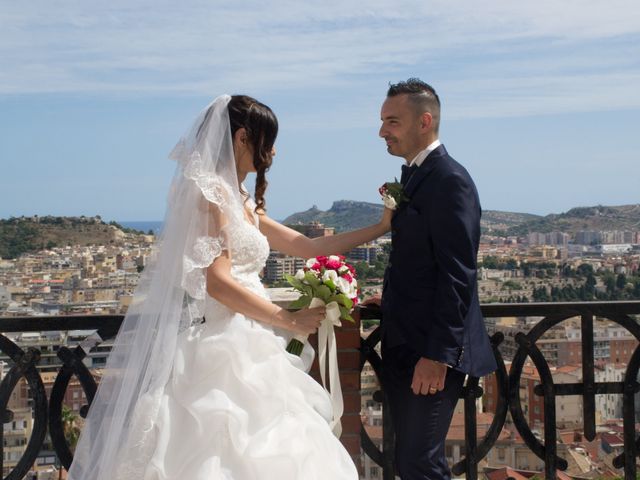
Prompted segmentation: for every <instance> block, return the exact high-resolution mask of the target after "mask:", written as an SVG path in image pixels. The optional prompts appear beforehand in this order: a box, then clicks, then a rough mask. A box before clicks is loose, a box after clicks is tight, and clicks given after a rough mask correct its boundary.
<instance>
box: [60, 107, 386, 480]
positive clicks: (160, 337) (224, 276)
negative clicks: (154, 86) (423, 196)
mask: <svg viewBox="0 0 640 480" xmlns="http://www.w3.org/2000/svg"><path fill="white" fill-rule="evenodd" d="M277 130H278V123H277V120H276V117H275V115H274V114H273V112H272V111H271V109H269V107H267V106H266V105H263V104H262V103H260V102H258V101H256V100H254V99H253V98H251V97H247V96H232V97H230V96H227V95H225V96H221V97H218V98H216V99H215V100H214V101H213V102H212V103H211V104H210V105H209V106H207V108H205V109H204V110H203V111H202V112H201V113H200V115H199V116H198V117H197V118H196V120H195V122H194V125H193V127H192V128H191V130H190V131H189V132H188V133H187V134H186V135H185V136H184V137H183V138H182V139H181V140H180V142H179V143H178V144H177V145H176V147H175V148H174V150H173V151H172V153H171V158H173V159H174V160H176V161H177V164H178V165H177V170H176V174H175V176H174V180H173V182H172V185H171V189H170V195H169V202H168V208H167V213H166V216H165V222H164V225H165V226H164V229H163V233H162V234H161V236H160V238H159V241H158V249H157V255H156V258H155V259H154V261H153V262H152V263H151V265H150V266H149V267H147V268H146V269H145V271H144V273H143V276H142V278H141V281H140V285H139V286H138V289H137V290H136V295H135V300H134V303H133V305H132V306H131V307H130V308H129V311H128V312H127V315H126V317H125V320H124V322H123V324H122V327H121V329H120V331H119V333H118V336H117V337H116V340H115V344H114V347H113V350H112V352H111V355H110V356H109V360H108V362H107V366H106V368H105V370H104V372H103V377H102V379H101V381H100V386H99V388H98V391H97V393H96V396H95V398H93V401H92V404H91V408H90V410H89V414H88V417H87V421H86V424H85V427H84V429H83V432H82V436H81V438H80V441H79V443H78V446H77V448H76V452H75V459H74V462H73V464H72V466H71V468H70V470H69V477H68V478H69V479H72V480H88V479H92V480H107V479H108V480H112V479H114V478H115V479H136V480H137V479H144V480H169V479H171V480H183V479H189V480H214V479H233V480H251V479H261V480H264V479H273V480H276V479H277V480H281V479H302V478H304V479H316V478H317V479H323V480H326V479H331V480H340V479H349V480H355V479H357V478H358V473H357V471H356V468H355V466H354V464H353V462H352V461H351V458H350V457H349V455H348V453H347V451H346V450H345V449H344V448H343V446H342V444H341V443H340V442H339V440H338V439H337V438H336V437H335V436H334V435H333V434H332V432H331V429H330V427H329V421H331V419H332V414H333V412H332V407H331V402H330V399H329V396H328V394H327V393H326V391H325V390H324V389H323V388H322V387H321V386H320V385H319V384H318V383H316V382H315V381H314V380H313V379H312V378H311V377H310V376H309V375H308V374H307V373H306V372H307V371H308V369H309V368H310V364H311V360H312V359H313V350H312V349H311V347H309V345H305V349H304V351H303V353H302V355H301V356H300V357H297V356H294V355H291V354H289V353H287V352H286V350H285V347H286V345H287V343H288V341H289V339H290V338H292V336H293V335H296V334H310V333H313V332H314V331H316V329H317V328H318V326H319V324H320V322H321V321H322V319H323V318H324V313H325V312H324V307H321V308H315V309H304V310H300V311H297V312H294V313H292V312H289V311H287V310H286V309H283V308H280V307H279V306H277V305H275V304H273V303H272V302H270V301H269V298H268V296H267V294H266V293H265V289H264V287H263V285H262V284H261V281H260V278H259V273H260V272H261V270H262V269H263V267H264V265H265V261H266V259H267V257H268V255H269V249H270V248H273V249H276V250H279V251H281V252H285V253H287V254H289V255H294V256H298V257H305V258H306V257H312V256H316V255H328V254H333V253H339V252H345V251H348V250H350V249H351V248H353V247H355V246H357V245H360V244H362V243H365V242H367V241H369V240H372V239H374V238H376V237H378V236H380V235H382V234H384V233H385V232H387V231H388V230H389V228H390V218H391V211H390V210H387V209H385V211H384V214H383V216H382V218H381V220H380V223H378V224H375V225H372V226H369V227H366V228H363V229H360V230H355V231H352V232H347V233H343V234H339V235H334V236H330V237H322V238H314V239H309V238H307V237H305V236H303V235H301V234H300V233H298V232H296V231H294V230H292V229H289V228H287V227H285V226H283V225H280V224H279V223H277V222H275V221H274V220H272V219H270V218H269V217H268V216H267V215H266V214H265V210H264V206H265V202H264V192H265V190H266V186H267V181H266V179H265V172H266V171H267V170H268V169H269V167H270V166H271V162H272V158H273V156H274V155H275V149H274V142H275V139H276V134H277ZM249 173H256V182H255V193H254V198H253V199H252V198H251V197H250V196H249V194H248V193H247V192H246V190H245V188H244V186H243V183H242V182H243V181H244V179H245V178H246V176H247V174H249Z"/></svg>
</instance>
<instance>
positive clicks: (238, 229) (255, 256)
mask: <svg viewBox="0 0 640 480" xmlns="http://www.w3.org/2000/svg"><path fill="white" fill-rule="evenodd" d="M255 217H256V222H257V221H258V219H257V215H255ZM228 235H229V245H230V247H231V275H232V276H233V277H234V278H235V279H236V280H237V281H238V282H240V283H242V284H243V285H245V286H246V287H248V288H250V289H251V290H253V291H256V292H260V293H262V292H263V291H264V288H263V287H262V283H261V281H260V277H259V274H260V272H261V271H262V269H263V268H264V266H265V264H266V262H267V258H268V257H269V242H268V241H267V238H266V237H265V236H264V235H263V234H262V233H261V232H260V230H259V229H258V228H257V226H254V225H251V224H250V223H249V222H242V223H241V224H240V225H237V226H235V228H234V229H233V230H232V231H230V232H228Z"/></svg>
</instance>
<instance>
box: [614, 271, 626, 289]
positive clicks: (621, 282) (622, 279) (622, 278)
mask: <svg viewBox="0 0 640 480" xmlns="http://www.w3.org/2000/svg"><path fill="white" fill-rule="evenodd" d="M626 286H627V276H626V275H625V274H624V273H621V274H619V275H618V278H617V279H616V287H617V288H618V290H624V287H626Z"/></svg>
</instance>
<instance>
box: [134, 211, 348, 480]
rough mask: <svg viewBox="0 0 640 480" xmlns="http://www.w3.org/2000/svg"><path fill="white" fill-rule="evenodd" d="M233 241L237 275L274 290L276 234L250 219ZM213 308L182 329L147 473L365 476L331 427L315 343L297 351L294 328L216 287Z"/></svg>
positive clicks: (150, 476)
mask: <svg viewBox="0 0 640 480" xmlns="http://www.w3.org/2000/svg"><path fill="white" fill-rule="evenodd" d="M256 220H257V215H256ZM233 244H234V248H233V250H232V252H231V258H232V270H231V273H232V275H233V277H234V278H235V280H236V281H238V282H239V283H241V284H242V285H243V286H244V287H246V288H248V289H250V290H251V291H253V292H254V293H256V294H258V295H261V296H263V297H265V298H266V297H267V295H266V293H265V289H264V287H263V286H262V284H261V282H260V278H259V276H258V273H259V272H260V271H261V270H262V268H263V267H264V264H265V261H266V259H267V256H268V255H269V245H268V243H267V241H266V238H265V237H264V236H263V235H262V234H261V233H260V231H259V230H258V229H257V228H256V227H255V226H253V225H251V224H249V223H248V222H246V223H245V224H244V225H243V226H242V227H241V228H239V229H238V230H237V232H236V233H235V238H234V242H233ZM205 318H206V320H205V322H204V323H202V324H199V325H196V326H192V327H191V328H189V329H187V330H186V331H184V332H182V333H181V334H180V336H179V338H178V347H177V350H176V356H175V361H174V366H173V372H172V375H171V377H170V379H169V381H168V383H167V385H166V387H165V389H164V392H163V394H162V400H161V404H160V411H159V414H158V418H157V421H156V423H155V425H154V426H153V427H152V428H153V429H154V430H156V435H157V438H156V439H155V442H154V443H156V444H157V448H156V450H155V452H154V453H153V456H152V458H151V462H150V463H149V465H148V468H147V470H146V472H145V475H144V480H169V479H172V480H173V479H175V480H177V479H190V480H213V479H229V480H231V479H233V480H241V479H247V480H249V479H261V480H267V479H273V480H283V479H322V480H327V479H332V480H339V479H349V480H353V479H357V478H358V474H357V472H356V469H355V466H354V464H353V461H352V460H351V458H350V457H349V455H348V453H347V452H346V450H345V449H344V447H343V446H342V444H341V443H340V442H339V440H338V439H337V438H335V436H334V435H333V434H332V432H331V430H330V428H329V425H328V422H329V421H330V419H331V403H330V401H329V396H328V395H327V393H326V392H325V391H324V389H323V388H322V387H321V386H320V385H319V384H318V383H317V382H316V381H315V380H313V379H312V378H311V377H310V376H309V375H308V374H307V373H306V370H307V369H308V367H309V362H310V360H311V358H312V357H311V356H310V355H308V350H307V352H306V355H304V357H297V356H294V355H291V354H289V353H287V352H286V351H285V347H286V343H287V341H288V338H289V336H287V335H285V334H284V332H277V331H274V330H273V329H272V328H271V327H270V326H269V325H266V324H264V323H262V322H258V321H254V320H251V319H249V318H246V317H245V316H243V315H241V314H239V313H235V312H232V311H231V310H229V309H228V308H226V307H225V306H224V305H222V304H220V303H219V302H217V301H216V300H214V299H213V298H211V297H208V298H207V300H206V304H205ZM304 360H306V362H305V361H304Z"/></svg>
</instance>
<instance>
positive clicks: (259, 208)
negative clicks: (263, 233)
mask: <svg viewBox="0 0 640 480" xmlns="http://www.w3.org/2000/svg"><path fill="white" fill-rule="evenodd" d="M227 108H228V110H229V123H230V124H231V135H232V136H233V135H235V134H236V132H237V131H238V130H239V129H240V128H244V129H245V130H246V132H247V138H248V139H249V141H250V142H251V146H252V147H253V166H254V167H255V169H256V172H257V177H256V188H255V192H254V198H255V201H256V213H259V212H263V211H264V205H265V202H264V192H265V190H266V189H267V184H268V182H267V178H266V176H265V174H266V172H267V170H269V167H271V162H272V155H271V152H272V150H273V145H274V143H275V141H276V137H277V135H278V119H277V118H276V116H275V114H274V113H273V111H272V110H271V109H270V108H269V107H267V106H266V105H265V104H263V103H260V102H259V101H257V100H256V99H255V98H251V97H249V96H247V95H233V96H232V97H231V100H230V101H229V105H228V107H227Z"/></svg>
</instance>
